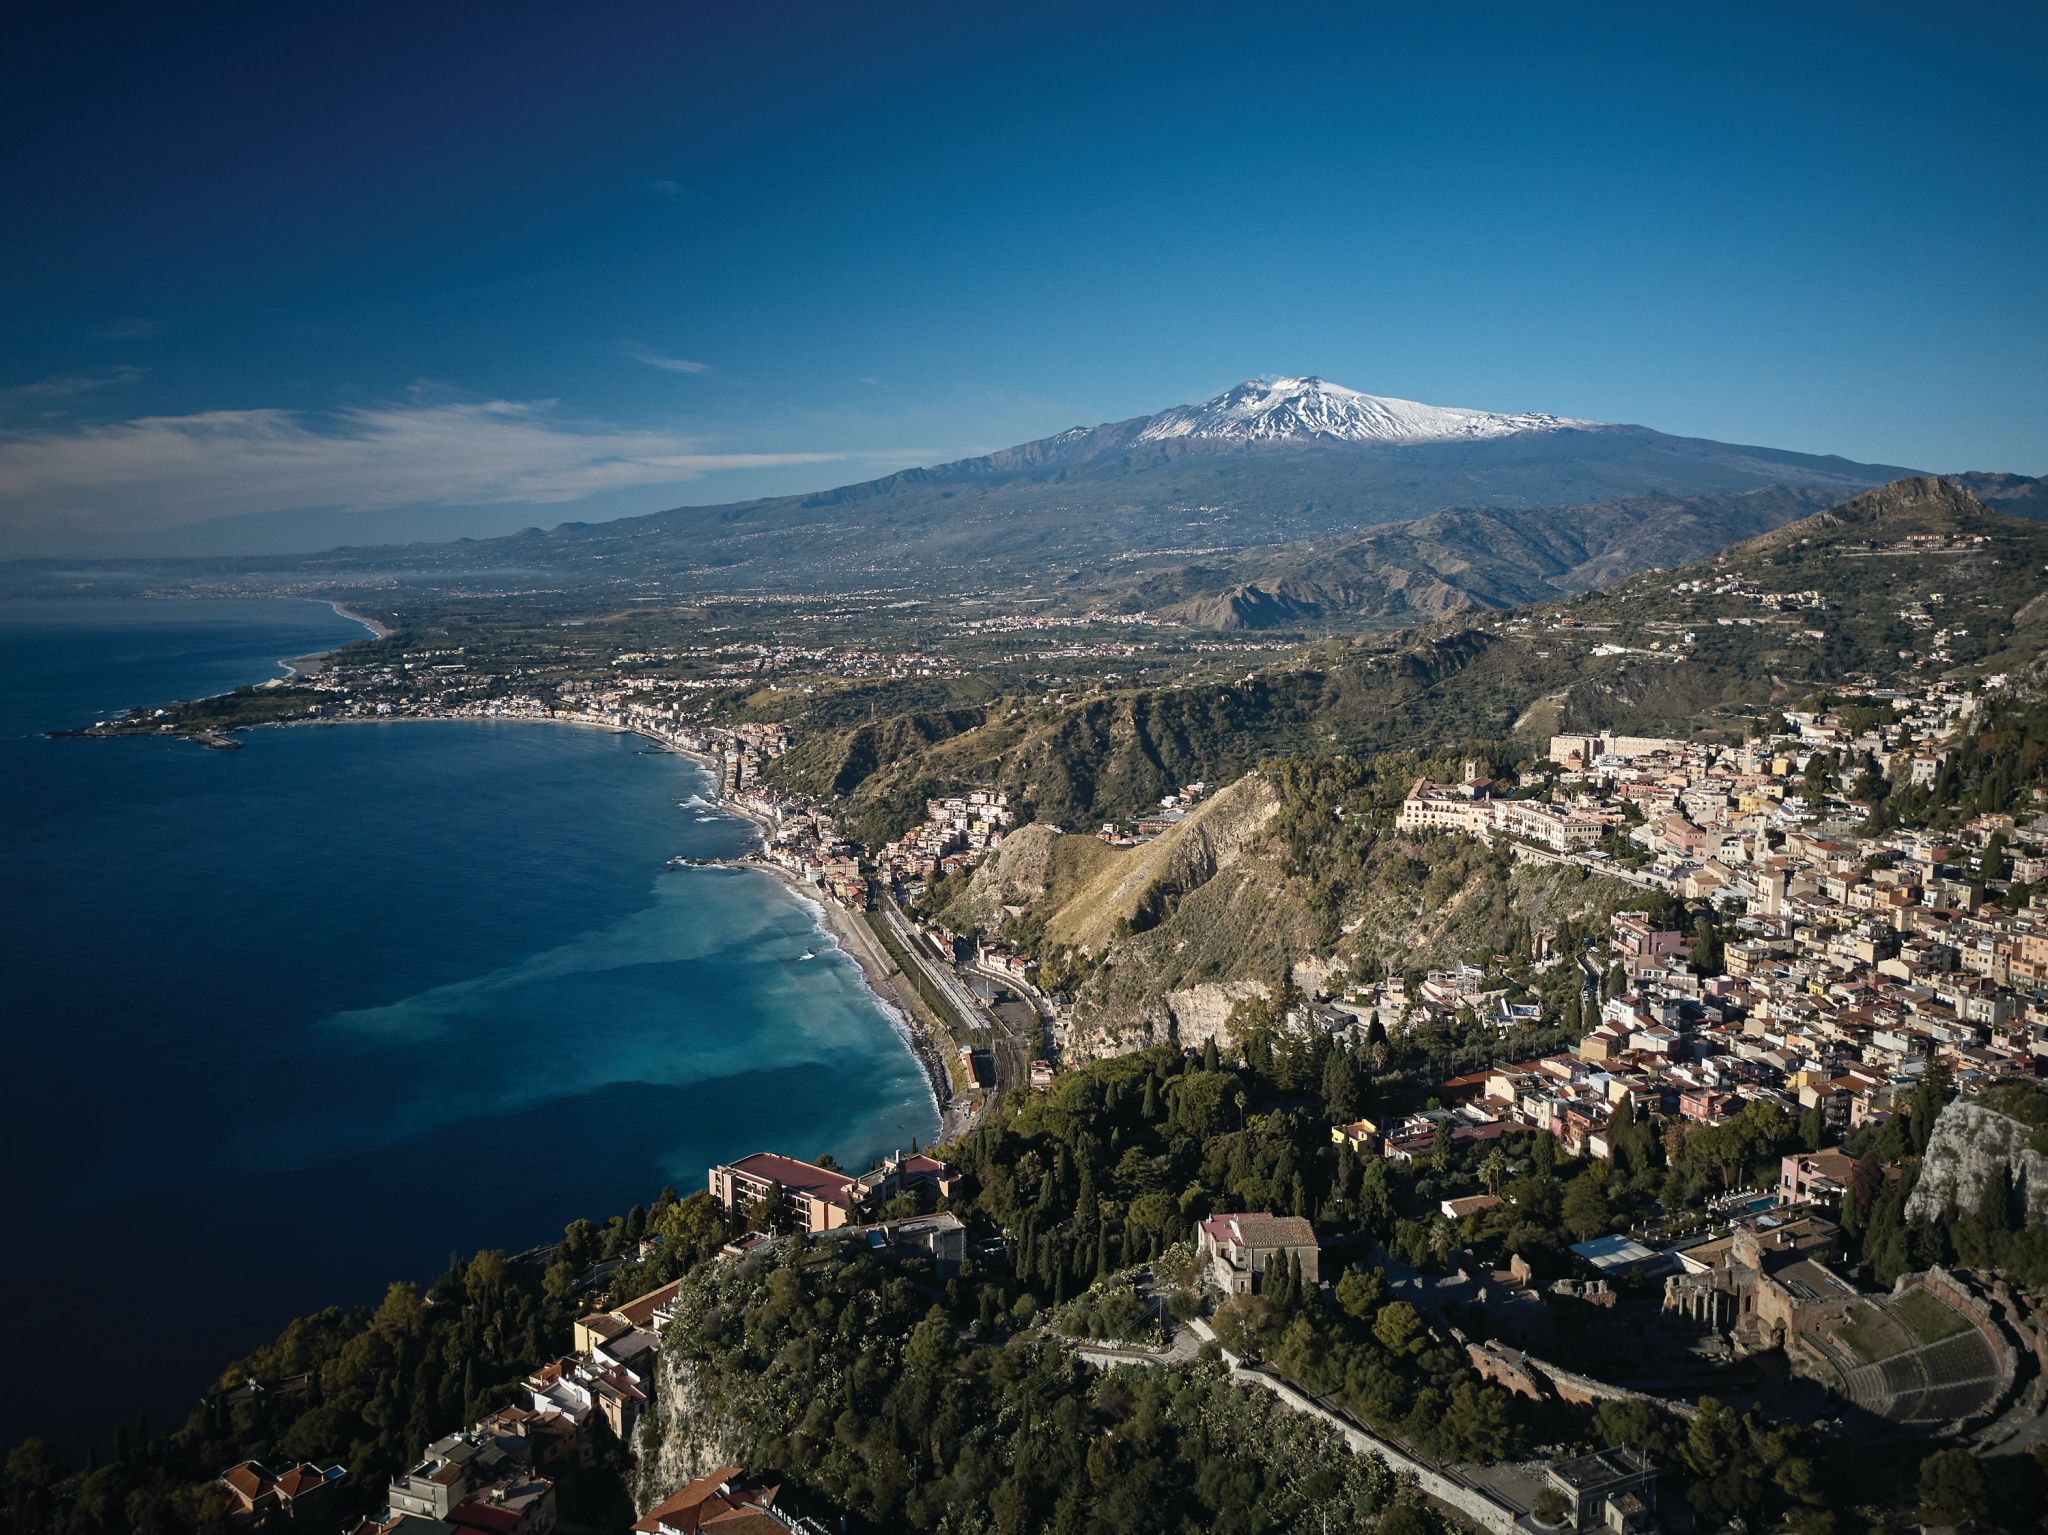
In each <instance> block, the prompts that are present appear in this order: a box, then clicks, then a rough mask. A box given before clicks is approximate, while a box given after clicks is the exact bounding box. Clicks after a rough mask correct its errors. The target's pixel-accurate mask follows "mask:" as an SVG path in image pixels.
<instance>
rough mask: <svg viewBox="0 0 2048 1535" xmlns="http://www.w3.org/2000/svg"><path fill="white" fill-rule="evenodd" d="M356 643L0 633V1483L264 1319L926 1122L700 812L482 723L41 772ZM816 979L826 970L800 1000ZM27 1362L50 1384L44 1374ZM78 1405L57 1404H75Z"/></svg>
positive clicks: (215, 615) (87, 606)
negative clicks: (0, 818)
mask: <svg viewBox="0 0 2048 1535" xmlns="http://www.w3.org/2000/svg"><path fill="white" fill-rule="evenodd" d="M360 633H361V631H360V629H359V628H357V627H356V626H355V625H353V624H351V623H349V622H347V621H346V620H343V619H340V618H337V617H336V616H335V615H334V614H332V613H331V612H329V611H328V610H327V609H326V608H324V607H321V606H319V605H317V604H312V603H268V602H264V603H258V602H229V601H222V602H190V603H183V602H181V603H168V602H142V601H92V602H76V603H27V602H12V603H0V803H4V805H5V806H6V831H5V837H4V842H0V909H4V912H5V914H6V915H5V920H4V924H0V925H4V931H5V933H6V949H7V951H8V952H7V959H6V969H7V976H8V982H7V988H6V995H7V997H8V1002H7V1006H6V1007H5V1009H4V1013H0V1016H4V1020H5V1021H4V1023H0V1029H4V1031H5V1032H4V1038H5V1044H6V1056H5V1059H6V1061H7V1069H6V1072H5V1075H4V1085H0V1097H4V1109H5V1112H4V1114H0V1137H4V1143H0V1151H4V1156H5V1165H6V1167H7V1168H8V1169H9V1175H8V1176H7V1177H6V1178H4V1179H0V1219H4V1221H5V1223H6V1224H5V1227H4V1228H0V1229H5V1230H6V1231H7V1232H8V1233H9V1235H10V1238H12V1239H13V1242H12V1245H13V1246H14V1248H15V1261H13V1262H11V1263H9V1264H5V1265H0V1276H4V1277H0V1340H4V1342H6V1343H11V1344H15V1345H17V1346H19V1347H21V1348H24V1349H28V1348H31V1347H33V1348H34V1349H36V1350H38V1351H40V1350H46V1349H47V1348H48V1347H49V1346H50V1344H51V1342H52V1340H53V1339H59V1338H61V1339H62V1340H63V1345H62V1347H63V1350H64V1354H65V1356H66V1357H67V1359H68V1360H69V1361H70V1367H68V1368H67V1369H65V1370H60V1371H53V1372H49V1374H50V1376H52V1377H54V1380H55V1385H54V1386H52V1385H51V1384H50V1383H49V1382H47V1381H46V1382H45V1384H43V1385H40V1386H39V1387H38V1388H37V1390H36V1391H34V1392H30V1393H17V1394H14V1395H13V1396H11V1397H10V1399H9V1400H8V1401H7V1402H6V1403H5V1404H4V1405H0V1442H4V1441H8V1440H11V1439H13V1438H14V1437H16V1436H18V1435H19V1434H22V1433H27V1432H34V1431H49V1430H53V1429H54V1430H57V1431H70V1432H74V1433H85V1434H92V1433H96V1432H97V1431H99V1430H101V1429H103V1428H104V1426H105V1425H104V1421H103V1420H104V1419H105V1418H106V1417H107V1416H110V1413H109V1409H108V1408H107V1406H106V1403H107V1400H108V1398H107V1396H106V1393H105V1390H104V1384H105V1382H106V1381H107V1380H109V1379H120V1380H122V1381H123V1382H124V1386H123V1390H122V1391H121V1392H120V1393H118V1396H119V1400H120V1404H121V1405H120V1406H119V1407H118V1408H116V1409H113V1413H116V1414H118V1415H120V1416H123V1417H132V1415H133V1414H134V1413H135V1412H136V1411H138V1410H144V1409H147V1410H149V1411H151V1412H152V1413H153V1414H154V1415H155V1417H156V1420H157V1421H158V1422H159V1423H160V1424H162V1423H165V1422H168V1421H169V1420H170V1419H171V1418H173V1417H174V1416H177V1415H181V1414H182V1412H183V1410H184V1408H185V1407H186V1405H188V1404H189V1403H190V1401H191V1400H192V1399H193V1397H194V1396H195V1395H196V1394H197V1392H198V1391H199V1390H200V1389H201V1387H202V1386H203V1385H204V1384H205V1383H206V1382H207V1380H208V1378H209V1377H210V1375H211V1373H212V1372H213V1371H214V1370H215V1369H216V1368H218V1366H220V1365H221V1364H222V1363H224V1362H225V1361H226V1360H227V1359H229V1358H231V1357H232V1356H233V1355H234V1354H236V1353H237V1352H239V1351H241V1350H243V1349H245V1348H247V1347H248V1346H250V1345H252V1344H254V1343H256V1342H258V1341H260V1340H261V1339H263V1338H264V1337H266V1336H268V1335H269V1334H270V1332H271V1331H272V1330H273V1329H274V1328H275V1327H276V1326H277V1325H278V1324H279V1323H281V1322H282V1321H283V1320H285V1319H286V1318H288V1317H290V1316H292V1315H295V1314H298V1313H299V1312H302V1311H306V1310H311V1309H315V1308H317V1307H319V1306H321V1305H324V1304H328V1303H332V1302H354V1301H359V1300H365V1299H374V1298H375V1296H376V1295H377V1294H378V1293H379V1292H380V1291H381V1287H382V1285H383V1284H384V1282H385V1281H386V1280H389V1279H392V1278H420V1279H425V1278H429V1277H431V1276H432V1275H433V1274H434V1273H436V1272H438V1271H439V1269H440V1268H441V1267H442V1265H443V1264H444V1263H445V1262H446V1260H447V1259H448V1257H449V1256H450V1255H451V1254H453V1253H460V1252H467V1251H469V1250H471V1249H473V1248H476V1247H479V1246H503V1247H510V1248H517V1247H521V1246H525V1245H528V1244H531V1243H533V1242H536V1241H540V1240H544V1239H546V1238H547V1237H549V1236H551V1235H553V1234H554V1233H556V1232H559V1230H560V1229H561V1227H562V1226H563V1224H564V1223H565V1222H567V1221H568V1220H570V1219H572V1218H574V1217H577V1216H589V1217H592V1218H601V1217H603V1216H606V1215H609V1214H612V1213H615V1212H618V1211H622V1210H624V1209H625V1208H626V1207H628V1206H629V1205H631V1204H633V1203H635V1202H644V1201H646V1200H649V1199H651V1198H652V1197H653V1196H654V1194H656V1193H657V1192H658V1191H659V1189H660V1188H661V1186H662V1184H663V1183H670V1184H673V1185H674V1186H675V1187H677V1188H678V1189H682V1190H684V1191H688V1190H689V1189H691V1188H694V1187H700V1186H701V1184H702V1179H703V1174H704V1168H705V1167H706V1166H707V1165H708V1164H709V1163H711V1162H713V1161H717V1160H721V1159H725V1158H728V1157H731V1156H735V1155H740V1154H744V1153H745V1152H748V1151H752V1150H757V1149H761V1148H763V1147H771V1146H772V1147H775V1148H778V1149H784V1150H788V1151H791V1152H794V1153H797V1154H802V1155H815V1154H817V1153H819V1152H824V1151H830V1152H832V1153H833V1154H835V1155H836V1156H838V1157H839V1159H840V1160H841V1161H842V1162H843V1163H847V1164H849V1165H865V1163H866V1162H867V1160H868V1159H869V1158H870V1157H871V1156H874V1155H877V1154H880V1153H881V1152H884V1151H886V1150H889V1149H891V1148H893V1147H896V1146H903V1145H907V1144H908V1143H909V1140H910V1138H911V1137H912V1136H918V1137H929V1136H930V1134H931V1133H932V1131H933V1129H934V1128H935V1125H936V1114H935V1111H934V1109H933V1106H932V1102H931V1098H930V1094H929V1091H928V1090H927V1088H926V1086H925V1083H924V1081H923V1078H922V1076H921V1075H920V1074H919V1072H918V1069H917V1067H916V1065H915V1063H914V1061H913V1060H912V1058H911V1057H910V1055H909V1054H908V1052H907V1051H906V1050H905V1049H904V1047H903V1044H902V1042H901V1040H900V1038H899V1037H898V1036H897V1035H896V1033H895V1032H894V1028H893V1026H892V1023H891V1021H890V1020H889V1019H888V1018H887V1017H886V1016H885V1015H884V1014H883V1012H882V1011H881V1010H880V1008H879V1007H878V1005H877V1004H876V1003H875V1001H874V999H873V998H872V996H871V995H870V994H869V993H868V992H867V990H866V988H865V987H864V986H863V985H862V983H861V980H860V976H859V972H858V971H857V969H856V968H855V967H854V965H853V964H852V962H851V961H850V960H848V959H847V958H846V957H845V956H844V955H842V954H841V953H840V952H839V951H838V950H837V949H836V948H835V947H834V946H833V945H832V943H831V941H830V940H829V939H828V938H826V937H825V936H824V935H823V934H822V933H821V931H820V930H819V928H818V926H817V924H816V915H815V912H814V911H813V910H812V909H811V908H809V907H808V906H806V905H805V904H804V903H802V902H801V901H799V900H797V899H796V898H794V897H793V896H791V895H790V894H789V893H787V892H786V891H784V890H783V889H782V888H781V887H780V886H778V885H776V884H775V883H774V882H773V881H771V880H769V879H767V878H766V877H764V876H758V875H752V874H742V873H727V872H720V871H708V870H699V871H685V872H678V873H664V872H662V864H663V863H664V861H665V860H666V859H667V858H668V857H669V856H671V855H672V854H676V853H688V854H693V855H697V856H719V855H725V854H731V853H736V852H739V851H741V850H743V849H744V848H745V847H746V846H748V845H749V844H750V842H751V840H752V837H753V833H752V830H751V828H750V827H748V826H747V825H746V823H744V822H742V821H740V820H738V819H736V818H734V817H732V816H730V815H727V814H724V813H722V812H717V811H714V810H711V809H709V808H707V807H706V806H705V803H704V796H706V795H707V794H708V793H709V787H710V786H709V783H708V781H707V779H706V777H705V775H704V774H703V773H702V772H701V771H700V770H699V769H698V768H696V767H695V766H694V765H692V764H691V763H689V762H688V761H687V760H686V759H684V758H680V757H676V756H673V755H669V754H665V753H659V752H655V751H652V750H650V749H649V748H648V746H647V744H646V743H644V742H642V741H639V740H638V739H636V738H634V737H630V736H619V735H613V734H609V733H606V732H602V731H596V730H581V729H573V728H568V727H550V726H544V725H532V724H515V723H504V724H493V723H483V722H476V723H470V722H460V723H421V722H406V723H396V724H386V725H347V726H333V727H315V728H304V729H280V730H261V731H256V732H252V733H250V734H248V735H247V736H245V737H244V738H243V739H244V740H245V741H246V742H247V745H246V747H245V749H243V750H241V751H237V752H212V751H205V750H203V749H201V748H198V747H195V746H192V745H190V744H189V743H184V742H175V741H147V740H124V741H82V740H48V739H44V738H42V737H40V736H38V735H36V734H35V732H37V731H40V730H43V729H47V728H51V727H62V726H68V725H73V724H78V723H83V722H86V721H89V720H91V719H94V718H98V717H102V716H104V715H105V714H107V713H109V712H111V711H112V710H114V709H117V708H119V707H122V706H124V705H129V704H137V703H143V702H148V701H152V700H159V699H165V698H172V697H189V696H194V695H197V694H201V693H205V692H212V691H219V690H221V689H223V688H226V687H229V686H232V685H234V684H235V683H238V682H245V681H255V680H259V679H261V678H262V677H264V676H267V675H271V674H273V672H274V666H273V662H274V660H275V658H277V657H279V656H285V655H296V654H303V653H305V652H308V651H313V650H318V649H322V648H326V647H329V646H332V645H335V644H339V643H344V642H346V641H348V640H350V639H353V638H356V637H358V636H359V635H360ZM806 955H809V956H811V957H809V958H806V957H805V956H806ZM28 1357H32V1356H28ZM67 1379H69V1380H71V1381H74V1382H76V1385H75V1387H67V1386H66V1385H65V1384H64V1382H65V1381H66V1380H67Z"/></svg>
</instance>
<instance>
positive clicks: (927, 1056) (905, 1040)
mask: <svg viewBox="0 0 2048 1535" xmlns="http://www.w3.org/2000/svg"><path fill="white" fill-rule="evenodd" d="M395 724H486V725H496V724H512V725H567V726H570V727H572V728H575V729H581V730H602V731H606V732H608V733H609V734H612V735H627V736H637V737H639V738H640V739H641V740H643V741H647V742H649V743H651V744H652V745H654V746H655V747H657V748H659V749H660V750H661V751H663V752H667V753H670V754H672V755H674V756H678V757H683V758H686V759H688V760H689V761H690V762H691V763H693V764H695V765H696V766H697V767H699V768H701V769H703V770H704V771H705V772H706V773H708V774H709V775H710V777H711V795H710V799H709V803H710V805H711V806H712V808H714V809H716V810H719V811H721V812H723V813H724V814H727V815H731V816H736V817H738V818H739V819H741V820H743V821H746V822H747V823H748V824H749V825H751V826H752V827H753V828H754V829H755V830H756V831H757V832H759V833H760V836H761V843H760V845H758V846H756V847H755V849H754V850H753V851H751V852H749V853H747V854H745V855H743V856H741V857H740V858H736V859H732V860H730V861H729V862H728V863H727V864H726V865H725V867H728V868H734V869H751V870H754V871H756V872H758V873H762V874H767V875H770V876H772V877H774V879H775V880H776V881H777V882H778V883H780V884H781V885H782V886H783V888H784V889H785V890H786V891H787V892H788V893H789V894H790V895H791V896H792V897H793V898H794V899H796V900H797V901H799V902H800V903H802V904H804V905H806V906H809V907H811V908H813V909H814V912H815V915H816V919H817V922H818V925H819V927H820V928H821V929H822V930H823V932H824V934H825V936H826V937H828V938H830V939H831V940H832V943H833V945H834V946H835V947H836V948H838V949H839V951H840V952H841V953H843V954H845V955H846V957H847V958H848V959H851V960H852V961H853V962H854V966H855V968H856V969H858V970H859V972H860V975H861V980H862V983H863V984H864V985H865V986H866V987H867V991H868V995H869V997H870V998H871V999H872V1000H873V1002H874V1003H875V1008H876V1011H878V1012H879V1013H881V1015H882V1016H883V1017H884V1018H885V1019H887V1020H888V1021H889V1023H890V1025H891V1028H890V1032H891V1033H893V1034H894V1035H895V1036H896V1037H897V1038H898V1039H899V1040H900V1041H901V1042H902V1044H903V1046H904V1048H905V1049H906V1050H907V1051H908V1052H909V1053H910V1058H911V1059H912V1060H913V1061H915V1062H916V1063H917V1067H918V1070H919V1071H920V1072H921V1073H922V1074H923V1076H924V1079H925V1089H926V1091H927V1092H928V1093H929V1094H930V1095H931V1100H932V1107H933V1109H934V1111H935V1112H936V1113H937V1115H938V1119H939V1129H938V1134H937V1136H936V1137H935V1138H934V1140H933V1142H932V1144H934V1145H939V1144H942V1143H944V1142H946V1141H950V1140H953V1139H955V1138H957V1137H958V1136H960V1135H962V1134H964V1133H965V1132H966V1131H967V1130H968V1129H969V1128H970V1127H971V1121H970V1119H969V1117H968V1110H967V1106H966V1103H965V1100H964V1099H963V1098H962V1097H961V1096H960V1095H959V1094H956V1093H955V1092H954V1090H953V1079H952V1075H951V1072H950V1071H949V1070H948V1067H947V1060H946V1057H947V1053H948V1052H949V1051H950V1049H951V1047H952V1041H951V1039H938V1038H935V1037H933V1035H932V1033H931V1031H930V1030H929V1029H927V1028H926V1027H925V1026H924V1024H923V1023H922V1022H921V1021H920V1020H919V1018H918V1016H917V1012H916V1009H915V1008H914V1007H913V1006H912V1005H911V1002H910V999H909V994H908V992H907V990H906V989H904V988H903V986H902V984H901V982H900V981H899V980H898V975H899V972H898V971H897V970H896V968H895V966H894V965H893V964H892V963H891V962H890V961H889V959H888V956H887V955H886V954H884V953H883V952H881V949H880V946H879V945H878V944H877V943H876V942H875V939H874V935H873V934H871V933H869V932H868V931H866V926H865V924H864V923H863V922H862V920H861V918H860V916H859V914H858V913H856V912H854V911H852V910H850V909H849V908H848V907H846V906H845V905H844V904H842V903H841V902H839V901H836V900H834V899H833V898H832V897H831V896H830V895H828V894H826V893H825V892H824V891H822V890H819V889H817V888H816V887H815V886H813V885H811V884H809V883H808V882H806V881H804V880H801V879H799V878H797V877H796V875H794V874H792V873H791V872H790V871H789V870H787V869H785V868H783V867H782V866H781V865H780V864H778V863H775V862H773V861H772V860H770V859H768V858H765V857H763V856H761V852H762V848H763V847H765V846H766V843H767V840H768V838H769V836H770V835H772V833H773V831H774V827H773V826H772V825H771V824H770V823H769V821H768V819H767V817H765V816H763V815H761V814H760V813H759V812H757V811H754V810H751V809H749V808H747V807H746V806H744V805H741V804H739V803H737V802H736V801H735V800H733V799H732V798H731V797H730V796H729V795H727V793H726V792H725V784H724V772H723V768H724V764H723V763H722V762H721V761H719V760H718V759H717V758H714V757H710V756H707V755H706V754H705V753H703V752H700V751H693V750H691V749H690V748H689V747H686V746H678V745H676V744H675V742H673V741H670V740H667V739H665V738H664V737H662V736H659V735H657V734H655V733H654V732H653V731H651V730H647V729H645V728H643V727H641V726H638V725H617V724H613V723H612V722H611V721H610V720H601V719H591V718H589V717H587V716H579V715H573V714H550V715H517V714H506V715H473V714H407V715H384V716H377V717H357V718H351V719H316V720H272V721H266V722H265V723H262V724H256V725H243V726H239V727H237V728H236V730H235V731H233V732H230V734H239V733H240V732H241V731H246V730H301V729H307V728H310V727H318V726H323V725H395Z"/></svg>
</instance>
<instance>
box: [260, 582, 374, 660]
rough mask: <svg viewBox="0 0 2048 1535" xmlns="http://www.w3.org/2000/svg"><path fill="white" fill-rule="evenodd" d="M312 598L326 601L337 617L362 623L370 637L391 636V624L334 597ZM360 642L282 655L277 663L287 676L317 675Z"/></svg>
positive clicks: (343, 643)
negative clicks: (381, 621)
mask: <svg viewBox="0 0 2048 1535" xmlns="http://www.w3.org/2000/svg"><path fill="white" fill-rule="evenodd" d="M311 600H312V601H314V602H324V603H326V604H327V606H328V607H330V608H332V609H333V610H334V615H335V617H337V618H345V619H347V620H348V621H349V622H350V623H352V624H361V625H362V626H363V627H364V628H365V629H367V630H369V631H370V638H371V639H373V640H383V639H389V638H390V637H391V634H392V631H391V629H390V628H389V626H387V625H385V624H380V623H378V622H377V620H376V619H374V618H365V617H364V616H363V615H362V614H360V613H358V612H357V611H356V610H355V609H354V608H350V607H345V606H343V605H342V604H341V603H339V602H337V601H336V600H335V599H334V598H332V597H315V598H312V599H311ZM360 644H362V641H361V640H345V641H343V642H342V643H341V644H339V645H336V646H335V647H334V648H333V649H331V650H311V651H308V652H307V653H306V654H305V655H302V656H281V657H280V658H279V659H278V663H277V664H278V665H279V666H281V667H283V668H284V674H285V676H287V677H317V676H319V675H320V674H321V673H322V672H324V671H326V670H327V663H328V661H329V660H331V659H332V658H333V657H335V656H337V655H339V654H341V652H342V651H344V650H346V649H348V647H349V646H350V645H360Z"/></svg>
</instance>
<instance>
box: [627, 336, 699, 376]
mask: <svg viewBox="0 0 2048 1535" xmlns="http://www.w3.org/2000/svg"><path fill="white" fill-rule="evenodd" d="M626 355H627V356H628V357H630V358H632V359H633V361H635V362H644V363H646V364H647V366H648V367H650V368H659V369H661V370H662V371H663V372H664V373H709V372H710V371H711V364H710V363H708V362H692V361H691V360H690V359H689V358H687V357H670V356H667V355H666V354H664V353H661V352H657V351H655V350H654V349H653V348H652V347H645V346H641V345H639V344H638V343H633V344H630V345H628V346H627V348H626Z"/></svg>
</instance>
